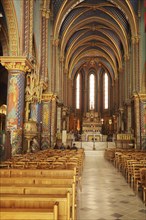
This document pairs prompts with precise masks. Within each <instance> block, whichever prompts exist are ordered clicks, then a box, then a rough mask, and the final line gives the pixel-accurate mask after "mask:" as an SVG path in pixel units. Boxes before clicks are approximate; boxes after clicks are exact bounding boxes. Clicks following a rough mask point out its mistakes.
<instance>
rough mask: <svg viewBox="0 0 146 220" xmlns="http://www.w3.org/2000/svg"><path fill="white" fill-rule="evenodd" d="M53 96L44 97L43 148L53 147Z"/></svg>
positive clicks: (46, 95)
mask: <svg viewBox="0 0 146 220" xmlns="http://www.w3.org/2000/svg"><path fill="white" fill-rule="evenodd" d="M51 109H52V94H48V93H44V94H43V95H42V134H41V136H42V142H41V148H42V149H44V148H47V147H48V146H49V145H51V136H52V129H51V124H52V110H51Z"/></svg>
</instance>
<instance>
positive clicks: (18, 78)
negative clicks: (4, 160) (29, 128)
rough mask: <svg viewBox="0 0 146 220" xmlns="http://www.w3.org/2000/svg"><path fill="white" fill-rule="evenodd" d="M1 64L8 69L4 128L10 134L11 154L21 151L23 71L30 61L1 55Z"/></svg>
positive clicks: (28, 66) (26, 69)
mask: <svg viewBox="0 0 146 220" xmlns="http://www.w3.org/2000/svg"><path fill="white" fill-rule="evenodd" d="M1 64H2V65H3V66H5V68H6V69H7V70H8V72H9V75H8V95H7V118H6V129H7V130H8V131H10V134H11V146H12V152H11V153H12V156H13V155H15V154H20V153H22V150H23V149H22V130H23V120H24V85H25V73H26V72H27V71H30V70H31V68H32V66H31V63H30V62H29V61H28V60H27V59H26V58H24V57H1Z"/></svg>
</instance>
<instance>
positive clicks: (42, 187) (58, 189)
mask: <svg viewBox="0 0 146 220" xmlns="http://www.w3.org/2000/svg"><path fill="white" fill-rule="evenodd" d="M9 180H11V181H9ZM20 180H21V182H20ZM27 180H28V177H23V178H19V177H18V178H17V177H14V178H13V177H11V178H6V177H5V178H1V179H0V183H2V184H1V188H0V192H1V195H8V194H13V195H14V194H15V195H17V194H18V195H20V194H21V195H39V196H40V195H47V194H48V195H52V194H60V195H62V194H66V193H67V192H69V193H70V200H71V202H70V206H71V210H72V219H75V215H76V186H75V183H74V182H73V179H72V180H71V179H69V180H70V183H69V184H62V185H61V184H60V182H61V181H60V180H59V179H53V181H54V180H55V185H53V184H52V183H51V182H50V181H51V179H46V178H45V184H44V181H43V184H42V179H41V178H35V179H32V181H31V178H29V181H30V183H31V182H33V184H27ZM33 180H34V181H33ZM36 180H39V183H40V184H35V182H36ZM43 180H44V179H43ZM66 180H67V179H63V183H64V182H65V181H66ZM2 181H3V182H2ZM48 181H49V183H51V184H49V185H48V184H46V183H48ZM6 183H7V184H6ZM10 183H11V184H10Z"/></svg>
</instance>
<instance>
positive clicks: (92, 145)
mask: <svg viewBox="0 0 146 220" xmlns="http://www.w3.org/2000/svg"><path fill="white" fill-rule="evenodd" d="M74 143H75V144H76V146H77V147H78V148H84V149H85V151H93V152H95V151H103V150H104V149H105V148H111V147H115V142H90V141H88V142H81V141H76V142H74Z"/></svg>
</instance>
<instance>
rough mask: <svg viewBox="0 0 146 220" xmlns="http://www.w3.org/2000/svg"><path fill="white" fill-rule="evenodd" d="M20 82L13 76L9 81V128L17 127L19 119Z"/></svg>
mask: <svg viewBox="0 0 146 220" xmlns="http://www.w3.org/2000/svg"><path fill="white" fill-rule="evenodd" d="M18 94H19V88H18V82H17V78H16V77H15V76H12V77H11V78H10V80H9V90H8V100H9V101H8V105H7V112H8V117H7V126H8V127H17V124H18V117H17V108H18Z"/></svg>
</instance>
